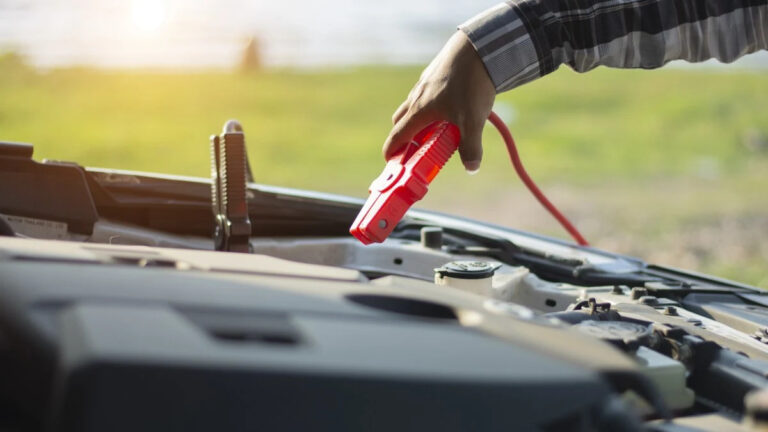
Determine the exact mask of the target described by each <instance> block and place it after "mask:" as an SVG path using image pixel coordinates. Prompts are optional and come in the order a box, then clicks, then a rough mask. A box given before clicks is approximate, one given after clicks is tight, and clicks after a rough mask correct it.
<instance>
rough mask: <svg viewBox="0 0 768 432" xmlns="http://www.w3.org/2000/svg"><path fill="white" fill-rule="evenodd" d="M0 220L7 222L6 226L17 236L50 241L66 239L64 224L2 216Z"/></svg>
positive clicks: (65, 226) (65, 225)
mask: <svg viewBox="0 0 768 432" xmlns="http://www.w3.org/2000/svg"><path fill="white" fill-rule="evenodd" d="M0 218H3V219H4V220H5V221H6V222H8V225H10V226H11V228H13V230H14V231H15V232H16V233H17V234H21V235H24V236H27V237H34V238H40V239H52V240H66V239H67V238H68V235H67V224H66V223H65V222H57V221H52V220H46V219H36V218H31V217H26V216H15V215H4V214H0Z"/></svg>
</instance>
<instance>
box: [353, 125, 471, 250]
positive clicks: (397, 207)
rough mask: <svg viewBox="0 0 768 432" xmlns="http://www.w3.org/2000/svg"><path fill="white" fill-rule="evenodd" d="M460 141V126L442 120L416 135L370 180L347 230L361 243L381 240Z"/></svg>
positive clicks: (425, 191)
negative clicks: (358, 210) (376, 176)
mask: <svg viewBox="0 0 768 432" xmlns="http://www.w3.org/2000/svg"><path fill="white" fill-rule="evenodd" d="M460 140H461V133H460V132H459V128H457V127H456V126H455V125H453V124H452V123H449V122H445V121H441V122H435V123H432V124H430V125H429V126H427V127H426V128H424V130H422V131H421V132H419V133H418V134H416V136H415V137H414V139H413V141H412V142H411V143H410V144H408V145H407V146H406V147H405V148H404V149H403V150H401V151H400V152H399V153H397V154H396V155H395V156H393V157H392V158H390V159H389V162H387V166H386V167H385V168H384V171H383V172H382V173H381V175H379V177H378V178H377V179H376V180H374V181H373V183H371V187H370V193H371V194H370V196H369V197H368V200H367V201H366V202H365V205H364V206H363V208H362V209H361V210H360V213H359V214H358V215H357V218H356V219H355V222H354V223H353V224H352V226H351V227H350V230H349V232H350V233H351V234H352V235H354V236H355V237H356V238H357V239H358V240H360V241H361V242H363V243H364V244H370V243H374V242H376V243H380V242H383V241H384V240H385V239H386V238H387V237H388V236H389V234H390V233H391V232H392V230H393V229H394V228H395V226H396V225H397V223H398V222H400V220H401V219H402V218H403V216H405V213H406V212H407V211H408V209H409V208H410V207H411V206H412V205H413V204H414V203H415V202H416V201H418V200H420V199H421V198H423V197H424V195H425V194H426V193H427V187H428V186H429V183H431V182H432V180H433V179H434V178H435V176H437V173H439V172H440V169H442V168H443V166H444V165H445V163H446V162H447V161H448V159H450V158H451V156H452V155H453V153H454V152H456V149H457V148H458V145H459V141H460Z"/></svg>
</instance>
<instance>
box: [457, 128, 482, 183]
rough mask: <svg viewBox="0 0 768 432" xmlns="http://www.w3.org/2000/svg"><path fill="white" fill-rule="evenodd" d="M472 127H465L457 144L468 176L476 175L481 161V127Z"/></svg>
mask: <svg viewBox="0 0 768 432" xmlns="http://www.w3.org/2000/svg"><path fill="white" fill-rule="evenodd" d="M484 124H485V122H484V121H483V122H481V123H480V124H479V125H473V126H471V127H466V128H465V130H464V134H463V135H462V137H461V144H459V155H460V156H461V162H462V163H463V164H464V169H466V170H467V173H469V174H470V175H473V174H476V173H477V171H479V170H480V162H481V161H482V160H483V143H482V140H483V125H484Z"/></svg>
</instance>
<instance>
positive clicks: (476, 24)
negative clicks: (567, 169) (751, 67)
mask: <svg viewBox="0 0 768 432" xmlns="http://www.w3.org/2000/svg"><path fill="white" fill-rule="evenodd" d="M574 6H577V7H574ZM460 28H461V30H463V31H464V32H465V33H466V34H467V35H468V37H469V39H470V40H471V42H472V44H473V46H474V47H475V49H476V50H477V52H478V54H479V55H480V57H481V58H482V60H483V63H484V64H485V67H486V69H487V70H488V73H489V75H490V76H491V79H492V80H493V84H494V86H495V87H496V91H497V92H502V91H506V90H509V89H512V88H514V87H517V86H519V85H521V84H524V83H526V82H529V81H532V80H534V79H536V78H539V77H541V76H544V75H546V74H548V73H550V72H552V71H554V70H555V69H557V68H558V67H559V66H560V65H561V64H563V63H565V64H567V65H569V66H570V67H572V68H573V69H574V70H576V71H578V72H585V71H588V70H590V69H593V68H595V67H597V66H600V65H604V66H609V67H618V68H645V69H651V68H656V67H660V66H662V65H664V64H665V63H667V62H669V61H671V60H678V59H681V60H686V61H690V62H698V61H704V60H707V59H710V58H716V59H718V60H720V61H723V62H731V61H733V60H736V59H737V58H739V57H741V56H743V55H745V54H748V53H751V52H754V51H758V50H761V49H768V0H585V1H579V2H578V5H577V4H576V2H574V1H573V0H518V1H510V2H507V3H503V4H500V5H498V6H496V7H494V8H491V9H489V10H487V11H485V12H483V13H481V14H480V15H478V16H476V17H474V18H472V19H471V20H469V21H467V22H466V23H464V24H462V25H461V26H460Z"/></svg>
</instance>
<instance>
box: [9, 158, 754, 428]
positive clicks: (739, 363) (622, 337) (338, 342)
mask: <svg viewBox="0 0 768 432" xmlns="http://www.w3.org/2000/svg"><path fill="white" fill-rule="evenodd" d="M5 147H7V146H5ZM5 147H3V145H0V222H2V223H0V231H1V232H0V234H2V235H0V278H1V281H2V283H0V312H2V313H0V342H2V343H0V364H2V365H3V366H4V367H3V368H0V378H2V380H3V382H4V383H7V385H6V386H4V387H3V389H2V390H1V391H0V414H2V415H0V425H1V426H3V427H7V428H11V429H14V428H15V429H19V430H41V429H48V430H136V429H142V430H147V429H157V430H169V429H171V430H176V429H188V430H210V429H221V428H226V429H234V430H241V429H242V430H245V429H248V430H250V429H253V428H254V427H256V426H258V427H263V428H274V429H299V428H301V429H305V428H310V427H311V428H314V429H317V428H328V429H345V428H347V429H360V428H364V429H367V430H391V429H395V428H397V429H405V430H416V429H419V430H423V429H425V428H427V429H434V428H438V427H439V428H441V429H447V430H466V429H491V430H495V429H510V428H511V429H514V430H542V431H553V430H557V431H560V430H564V431H587V430H603V431H614V430H657V431H674V430H680V429H679V427H686V428H688V429H685V430H712V431H715V430H718V431H719V430H724V429H725V428H734V430H738V429H739V428H745V427H747V426H749V425H753V426H754V425H758V426H759V425H760V424H761V422H762V421H764V420H763V419H764V418H765V417H764V416H763V414H762V413H764V412H766V411H764V410H766V409H768V407H767V406H763V403H762V402H761V401H762V400H763V399H764V398H762V397H761V395H763V394H764V393H763V392H764V388H766V387H768V344H767V343H768V330H766V328H768V297H766V295H765V293H763V292H762V291H760V290H758V289H756V288H753V287H748V286H745V285H741V284H738V283H735V282H730V281H723V280H719V279H716V278H712V277H708V276H704V275H696V274H692V273H687V272H683V271H678V270H674V269H668V268H664V267H659V266H653V265H648V264H646V263H644V262H643V261H642V260H638V259H634V258H630V257H624V256H619V255H615V254H611V253H609V252H605V251H601V250H597V249H592V248H584V247H577V246H574V245H571V244H568V243H565V242H562V241H558V240H554V239H549V238H545V237H541V236H537V235H535V234H531V233H525V232H519V231H515V230H511V229H508V228H503V227H496V226H492V225H488V224H484V223H480V222H474V221H468V220H464V219H460V218H456V217H452V216H447V215H441V214H436V213H431V212H425V211H418V210H413V211H411V212H409V214H408V217H407V218H406V219H405V220H404V221H403V222H402V223H401V224H399V225H398V226H397V227H396V229H395V231H394V233H393V234H392V235H391V236H390V238H389V239H388V240H386V241H385V242H383V243H381V244H375V245H369V246H363V245H362V244H360V243H359V242H357V241H356V240H355V239H353V238H352V237H350V236H349V235H348V234H347V229H348V227H349V223H350V222H351V220H352V219H353V218H354V216H355V214H356V213H357V210H358V209H359V208H360V205H361V202H360V201H359V200H353V199H349V198H344V197H336V196H329V195H323V194H318V193H313V192H306V191H295V190H288V189H282V188H276V187H270V186H263V185H257V184H253V183H249V184H248V185H247V188H246V189H245V193H246V196H247V211H248V212H247V218H248V222H249V224H250V236H247V235H246V236H245V237H246V240H247V244H246V246H247V248H246V249H245V250H246V251H247V253H233V252H223V251H216V250H214V249H215V246H217V245H218V246H221V242H220V241H219V240H218V239H217V242H214V238H216V237H217V236H218V235H220V233H219V232H217V231H216V230H215V229H214V227H215V226H217V225H216V223H214V222H215V221H214V219H215V218H214V216H216V214H215V212H214V214H212V213H211V186H212V183H211V182H208V181H205V180H202V179H192V178H181V177H170V176H159V175H149V174H142V173H131V172H118V171H110V170H96V169H84V168H82V167H80V166H78V165H75V164H70V163H62V162H51V161H44V162H42V163H38V162H35V161H33V160H32V159H31V149H28V148H27V147H24V146H21V147H13V148H12V150H13V151H10V150H8V151H6V150H7V148H6V150H3V148H5ZM4 152H5V153H4ZM148 425H151V427H148Z"/></svg>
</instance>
